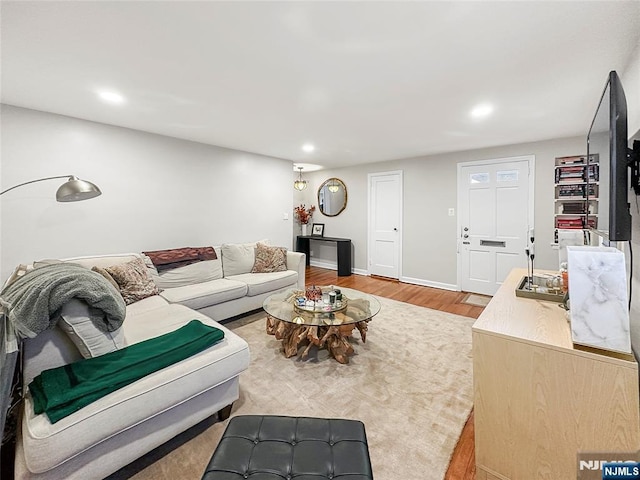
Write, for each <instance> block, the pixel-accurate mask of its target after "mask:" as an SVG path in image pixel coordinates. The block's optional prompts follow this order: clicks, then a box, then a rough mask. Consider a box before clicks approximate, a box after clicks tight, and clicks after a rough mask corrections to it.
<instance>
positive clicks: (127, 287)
mask: <svg viewBox="0 0 640 480" xmlns="http://www.w3.org/2000/svg"><path fill="white" fill-rule="evenodd" d="M105 270H106V271H107V272H109V274H110V275H111V276H112V277H113V279H114V280H115V281H116V282H117V283H118V286H119V287H120V293H121V294H122V298H124V301H125V303H126V304H127V305H129V304H131V303H133V302H137V301H138V300H142V299H143V298H146V297H150V296H151V295H157V294H158V293H160V291H159V289H158V287H157V286H156V284H155V283H153V280H152V279H151V277H150V276H149V274H148V273H147V267H146V266H145V264H144V262H143V261H142V259H141V258H136V259H134V260H131V261H130V262H127V263H121V264H118V265H112V266H111V267H107V268H105Z"/></svg>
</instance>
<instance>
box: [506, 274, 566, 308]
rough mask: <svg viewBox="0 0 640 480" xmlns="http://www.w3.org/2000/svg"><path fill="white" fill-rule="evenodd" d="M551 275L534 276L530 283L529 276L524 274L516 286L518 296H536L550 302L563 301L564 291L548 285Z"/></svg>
mask: <svg viewBox="0 0 640 480" xmlns="http://www.w3.org/2000/svg"><path fill="white" fill-rule="evenodd" d="M550 277H551V278H552V276H550V275H544V276H538V275H534V276H533V281H532V282H531V285H529V277H528V276H526V275H525V276H524V277H522V279H521V280H520V282H519V283H518V288H516V297H525V298H534V299H536V300H546V301H549V302H558V303H562V302H563V300H564V292H563V291H562V289H560V288H553V287H552V286H549V285H548V280H549V278H550Z"/></svg>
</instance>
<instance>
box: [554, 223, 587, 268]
mask: <svg viewBox="0 0 640 480" xmlns="http://www.w3.org/2000/svg"><path fill="white" fill-rule="evenodd" d="M578 245H584V233H583V231H582V230H577V229H572V230H568V229H564V230H563V229H559V230H558V247H560V248H559V249H558V261H559V263H563V262H566V261H567V247H568V246H578Z"/></svg>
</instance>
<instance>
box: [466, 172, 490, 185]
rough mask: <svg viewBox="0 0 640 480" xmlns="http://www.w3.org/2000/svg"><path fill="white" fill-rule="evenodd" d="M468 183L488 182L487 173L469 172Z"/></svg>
mask: <svg viewBox="0 0 640 480" xmlns="http://www.w3.org/2000/svg"><path fill="white" fill-rule="evenodd" d="M469 183H489V174H488V173H471V174H469Z"/></svg>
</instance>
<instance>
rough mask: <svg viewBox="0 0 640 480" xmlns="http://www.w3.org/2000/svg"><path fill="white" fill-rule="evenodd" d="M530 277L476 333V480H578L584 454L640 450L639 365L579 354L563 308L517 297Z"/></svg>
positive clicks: (509, 289)
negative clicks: (545, 479) (579, 458)
mask: <svg viewBox="0 0 640 480" xmlns="http://www.w3.org/2000/svg"><path fill="white" fill-rule="evenodd" d="M525 275H526V269H524V268H522V269H515V270H513V271H512V272H511V273H510V274H509V276H508V277H507V279H506V280H505V281H504V283H503V284H502V286H501V287H500V289H499V290H498V292H497V293H496V294H495V296H494V297H493V299H491V301H490V302H489V305H487V307H486V308H485V310H484V311H483V313H482V314H481V315H480V317H479V318H478V320H477V321H476V322H475V324H474V325H473V330H472V337H473V383H474V410H475V414H474V415H475V424H474V427H475V450H476V472H477V474H476V478H477V479H478V480H506V479H511V480H516V479H517V480H521V479H522V480H527V479H540V478H563V479H564V478H567V479H568V478H576V476H577V466H578V462H577V454H578V452H635V451H637V450H638V449H640V420H639V413H638V409H639V400H638V364H637V363H636V361H635V360H634V359H633V357H631V358H629V357H626V358H625V357H624V356H622V355H615V354H614V355H605V354H602V353H598V352H597V351H595V350H591V351H585V350H580V349H578V348H576V347H574V345H573V342H572V341H571V332H570V326H569V323H568V322H567V319H566V317H565V311H564V310H563V309H562V308H560V307H559V306H558V304H557V303H554V302H547V301H541V300H533V299H529V298H522V297H516V295H515V288H516V284H517V283H518V281H519V280H520V279H522V277H523V276H525ZM614 457H615V455H614ZM598 478H600V477H598Z"/></svg>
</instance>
